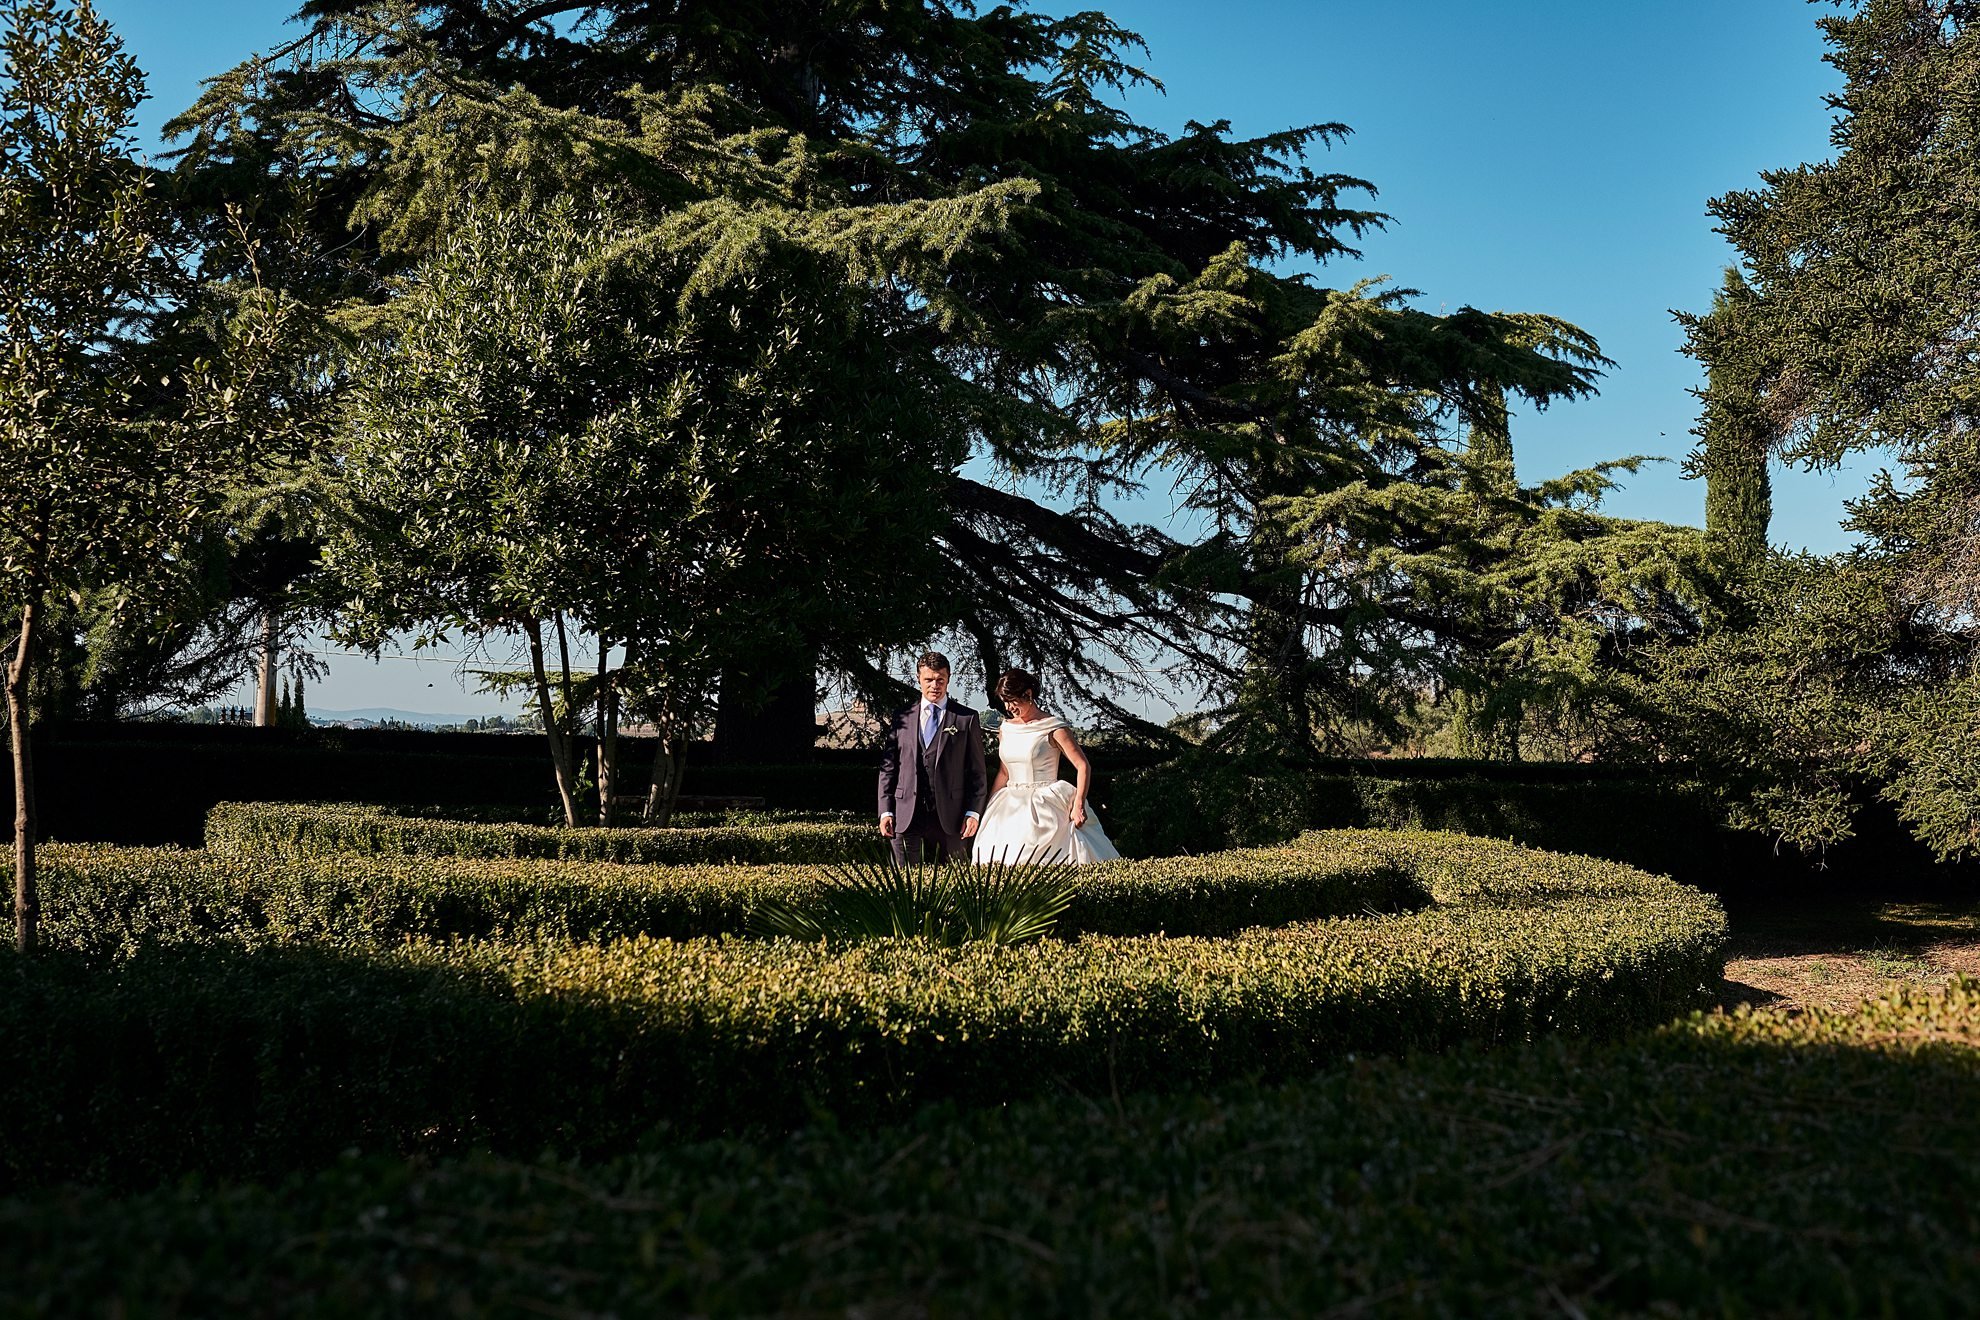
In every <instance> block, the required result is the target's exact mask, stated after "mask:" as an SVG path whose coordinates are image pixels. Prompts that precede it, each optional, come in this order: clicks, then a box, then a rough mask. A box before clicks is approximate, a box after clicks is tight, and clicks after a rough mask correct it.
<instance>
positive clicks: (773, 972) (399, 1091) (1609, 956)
mask: <svg viewBox="0 0 1980 1320" xmlns="http://www.w3.org/2000/svg"><path fill="white" fill-rule="evenodd" d="M1298 849H1299V850H1300V851H1304V852H1306V853H1308V854H1310V855H1311V856H1312V857H1313V858H1314V859H1316V865H1320V866H1322V867H1324V868H1325V869H1329V870H1332V871H1335V872H1341V873H1359V874H1366V875H1379V874H1383V873H1386V872H1392V871H1400V872H1405V873H1408V874H1412V875H1414V876H1415V877H1416V879H1417V881H1418V882H1419V883H1420V884H1421V885H1422V886H1423V887H1424V889H1425V891H1426V892H1427V894H1428V896H1429V898H1430V900H1431V905H1430V906H1429V907H1426V908H1424V909H1422V910H1419V911H1411V912H1405V913H1400V914H1394V915H1388V916H1383V917H1379V918H1367V919H1346V918H1335V919H1331V920H1325V921H1317V922H1302V923H1295V924H1291V925H1285V926H1277V927H1255V928H1252V929H1249V930H1245V931H1242V932H1239V933H1237V934H1235V935H1231V936H1227V937H1222V938H1208V937H1182V938H1174V937H1169V938H1165V937H1161V936H1155V935H1140V936H1112V935H1106V936H1102V935H1089V936H1085V937H1082V938H1080V939H1077V940H1073V941H1068V942H1061V941H1050V942H1047V943H1045V944H1042V945H1035V946H1028V947H1024V948H1018V949H1000V948H987V947H981V946H979V947H970V948H963V949H959V950H943V949H938V948H934V947H931V946H927V945H924V944H921V943H919V942H916V941H889V942H882V943H877V944H870V945H862V946H856V947H851V948H828V947H824V946H803V945H795V944H792V943H789V942H786V941H764V940H754V939H743V938H736V937H724V938H717V939H692V940H686V941H678V942H677V941H672V940H658V939H651V938H647V937H644V936H641V937H637V938H633V939H627V940H616V941H612V942H608V943H603V944H596V945H580V944H572V943H570V942H568V941H563V940H541V939H538V940H530V941H521V942H490V941H467V942H440V941H436V940H433V939H430V938H421V939H415V940H409V941H408V942H407V943H405V944H403V945H401V946H397V947H392V948H384V949H381V948H380V947H378V946H377V945H376V944H375V943H369V942H364V943H354V942H352V941H350V940H348V939H324V940H318V941H316V942H312V943H302V944H297V943H287V942H283V941H280V940H277V939H270V938H267V935H266V932H264V933H263V934H261V935H256V936H252V937H250V938H242V939H235V938H226V937H221V938H215V939H211V940H209V941H207V942H204V943H181V944H177V945H172V944H157V943H149V944H147V943H140V944H138V945H137V946H136V947H134V948H133V949H132V950H131V951H129V953H128V955H127V956H125V957H122V958H120V959H114V960H111V961H110V962H108V963H107V964H106V962H105V961H104V959H103V958H101V957H100V956H93V957H92V956H82V955H73V956H69V957H62V956H53V957H46V958H43V959H39V960H35V961H32V962H27V963H21V962H17V961H8V962H6V963H0V977H4V979H5V982H6V984H5V985H4V988H0V1057H6V1058H8V1059H9V1060H10V1061H18V1063H19V1066H18V1067H16V1068H13V1069H11V1070H10V1071H8V1072H6V1073H4V1074H0V1112H6V1113H9V1114H10V1115H14V1116H15V1118H14V1119H13V1120H12V1121H13V1122H14V1123H15V1139H14V1140H12V1141H10V1142H9V1143H7V1144H6V1146H5V1147H4V1148H0V1159H4V1160H5V1161H7V1163H8V1165H9V1172H10V1173H11V1175H12V1176H14V1177H17V1178H25V1179H30V1180H40V1179H45V1178H49V1177H68V1176H75V1175H77V1174H78V1173H83V1174H86V1175H87V1176H91V1177H104V1178H128V1179H137V1180H142V1179H144V1178H148V1177H157V1176H162V1175H167V1174H171V1173H174V1172H178V1171H181V1170H183V1169H185V1168H203V1169H208V1170H210V1171H215V1172H230V1171H231V1172H243V1171H272V1170H275V1169H281V1168H295V1167H307V1166H309V1165H312V1164H316V1163H320V1162H321V1161H322V1160H324V1159H326V1158H329V1157H331V1156H333V1155H334V1154H335V1153H336V1152H337V1151H340V1150H343V1149H345V1148H347V1147H355V1148H360V1149H366V1148H369V1149H396V1150H445V1149H449V1148H451V1147H453V1146H456V1145H460V1144H483V1145H488V1146H492V1147H494V1148H496V1149H499V1150H506V1151H512V1152H524V1153H532V1152H535V1151H538V1150H542V1149H546V1148H548V1149H555V1150H563V1151H570V1152H578V1153H585V1152H594V1153H595V1152H599V1151H606V1150H612V1149H619V1148H623V1147H624V1146H626V1145H628V1144H631V1143H633V1142H635V1141H637V1140H639V1139H640V1138H641V1137H642V1136H644V1135H646V1134H649V1133H651V1132H652V1131H654V1130H655V1129H656V1127H660V1126H669V1127H672V1128H674V1129H676V1130H687V1131H711V1130H738V1129H752V1128H780V1127H786V1126H791V1125H796V1124H801V1123H803V1122H804V1121H805V1120H806V1119H808V1118H811V1117H815V1116H817V1115H819V1114H822V1113H829V1114H831V1115H834V1116H836V1117H837V1118H838V1119H840V1120H843V1121H846V1122H870V1121H873V1120H878V1119H886V1118H892V1117H898V1116H900V1115H901V1114H903V1113H905V1112H907V1111H909V1110H911V1109H912V1108H914V1107H915V1106H918V1105H921V1104H925V1103H927V1102H929V1101H935V1100H954V1101H960V1102H965V1103H995V1102H1001V1101H1005V1100H1009V1099H1012V1098H1015V1097H1018V1096H1021V1095H1023V1094H1025V1093H1028V1092H1036V1091H1040V1090H1051V1089H1059V1090H1063V1091H1066V1092H1069V1093H1071V1094H1073V1095H1083V1096H1089V1097H1104V1096H1108V1095H1113V1094H1119V1093H1121V1092H1124V1091H1128V1090H1134V1089H1141V1088H1157V1089H1162V1088H1170V1087H1175V1086H1179V1085H1196V1084H1201V1083H1204V1082H1207V1081H1210V1080H1213V1079H1219V1078H1231V1077H1242V1076H1252V1077H1278V1076H1284V1075H1288V1074H1290V1073H1294V1072H1297V1071H1300V1070H1303V1069H1307V1068H1310V1067H1312V1066H1313V1065H1316V1064H1319V1063H1323V1062H1325V1061H1327V1060H1330V1059H1337V1058H1340V1057H1342V1056H1343V1055H1346V1054H1349V1053H1357V1052H1363V1051H1396V1050H1401V1051H1414V1050H1420V1049H1429V1048H1439V1047H1444V1046H1449V1045H1453V1044H1457V1043H1460V1042H1463V1041H1483V1042H1502V1041H1513V1040H1523V1039H1527V1038H1529V1037H1531V1036H1533V1035H1535V1034H1537V1033H1540V1032H1542V1031H1546V1030H1553V1029H1567V1030H1591V1031H1607V1030H1615V1029H1620V1028H1625V1027H1631V1026H1639V1025H1645V1024H1650V1023H1655V1022H1660V1021H1665V1020H1668V1019H1669V1018H1670V1017H1671V1016H1673V1015H1674V1014H1677V1013H1679V1012H1681V1011H1683V1010H1684V1009H1685V1008H1687V1007H1689V1006H1691V1005H1693V1004H1695V1003H1697V1002H1698V1001H1699V998H1700V996H1701V993H1702V992H1703V991H1704V989H1705V987H1706V986H1707V985H1709V984H1711V983H1714V982H1716V980H1717V976H1718V972H1719V967H1720V946H1721V942H1722V939H1723V935H1724V920H1723V915H1722V913H1721V911H1720V909H1719V908H1718V906H1717V904H1716V903H1714V902H1713V901H1712V900H1711V899H1709V898H1707V897H1705V896H1704V895H1701V894H1699V893H1697V892H1695V891H1693V890H1690V889H1687V888H1684V887H1683V886H1679V885H1676V884H1673V883H1671V882H1670V881H1667V880H1662V879H1659V878H1657V877H1653V876H1649V875H1645V874H1643V873H1641V872H1636V871H1632V870H1630V869H1629V868H1626V867H1621V866H1617V865H1614V864H1610V863H1602V862H1596V861H1592V860H1589V859H1586V858H1575V857H1566V856H1556V855H1550V854H1542V853H1534V852H1530V851H1528V850H1525V849H1521V848H1518V847H1515V846H1513V845H1508V844H1501V843H1494V842H1491V841H1486V840H1476V839H1465V838H1459V837H1455V836H1439V835H1391V834H1374V833H1361V832H1340V833H1330V834H1319V835H1312V836H1307V837H1305V838H1303V839H1302V840H1300V842H1299V844H1298ZM332 933H333V934H334V933H336V932H332ZM97 953H99V954H100V953H101V950H98V951H97Z"/></svg>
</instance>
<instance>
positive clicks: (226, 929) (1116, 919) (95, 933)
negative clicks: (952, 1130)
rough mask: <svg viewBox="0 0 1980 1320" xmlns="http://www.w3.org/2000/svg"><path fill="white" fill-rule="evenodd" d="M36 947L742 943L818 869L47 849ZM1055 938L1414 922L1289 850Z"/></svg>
mask: <svg viewBox="0 0 1980 1320" xmlns="http://www.w3.org/2000/svg"><path fill="white" fill-rule="evenodd" d="M41 865H42V881H41V884H42V891H43V916H42V927H43V938H44V939H45V940H46V941H47V942H48V943H49V944H50V945H51V946H53V947H57V948H62V949H67V950H70V951H72V952H76V953H81V954H85V955H87V956H89V957H92V958H95V959H98V960H101V959H102V958H105V957H111V958H115V957H127V956H129V955H130V954H132V953H134V952H136V951H137V950H140V949H142V948H145V947H148V946H155V945H163V944H182V943H200V942H209V941H212V940H216V939H227V940H271V939H272V940H277V941H287V942H306V941H337V942H343V943H351V942H356V943H362V944H397V943H399V942H401V941H403V940H406V939H409V938H415V939H433V940H447V939H461V938H474V939H500V940H506V941H542V940H590V941H600V940H609V939H620V938H625V937H629V936H634V935H648V936H653V937H657V938H667V939H689V938H693V937H695V936H704V935H720V934H725V933H741V932H743V931H745V930H746V929H748V926H749V921H750V916H751V914H752V913H753V912H754V911H755V910H756V908H757V907H758V906H760V905H761V904H762V903H763V902H764V901H765V900H768V899H776V900H779V901H782V902H787V903H798V904H803V903H805V902H806V901H808V900H810V899H811V898H812V897H813V896H815V895H816V894H817V893H818V891H819V889H820V887H821V886H822V885H824V884H826V883H828V881H829V871H828V868H825V867H820V866H806V865H798V864H771V865H764V866H684V867H640V866H626V865H621V864H617V863H611V862H555V861H544V860H540V859H515V858H494V859H480V858H453V857H405V856H396V857H395V856H367V855H364V854H358V853H346V854H326V855H321V856H309V857H264V856H258V855H254V854H251V853H226V852H220V853H215V852H186V851H182V850H179V849H175V848H112V847H106V846H103V845H92V844H60V845H52V846H50V847H48V848H46V849H45V850H44V852H43V854H42V863H41ZM1076 879H1077V882H1078V890H1077V892H1076V893H1075V895H1074V897H1073V901H1072V904H1071V906H1070V907H1069V908H1068V909H1067V910H1066V912H1065V914H1064V915H1063V916H1062V917H1061V918H1060V920H1059V924H1058V927H1057V933H1058V934H1059V935H1060V936H1061V937H1062V938H1063V937H1071V936H1075V935H1079V934H1113V935H1129V934H1154V933H1162V932H1166V933H1168V934H1172V935H1226V934H1230V933H1232V932H1233V931H1237V930H1241V929H1243V928H1245V927H1247V926H1258V925H1274V924H1283V923H1285V922H1289V921H1312V920H1316V919H1319V918H1323V917H1329V916H1346V915H1356V914H1360V913H1366V912H1385V911H1395V910H1398V909H1401V908H1406V907H1412V906H1420V905H1421V904H1422V903H1423V902H1424V901H1425V899H1426V896H1425V893H1424V891H1423V890H1422V888H1421V887H1420V886H1419V885H1418V883H1417V882H1416V881H1415V879H1414V878H1413V877H1412V876H1411V875H1410V873H1409V871H1408V870H1407V869H1406V868H1405V867H1403V866H1400V865H1394V864H1388V863H1369V864H1363V863H1359V862H1356V861H1354V860H1353V859H1348V860H1346V861H1339V860H1337V859H1335V858H1332V857H1330V856H1328V855H1326V854H1324V853H1315V852H1313V851H1310V850H1307V849H1301V848H1292V847H1281V848H1259V849H1245V850H1237V851H1232V852H1227V853H1218V854H1215V855H1212V856H1207V857H1177V858H1163V859H1160V860H1156V861H1121V862H1109V863H1107V864H1105V865H1103V866H1094V867H1086V868H1083V869H1082V870H1080V871H1079V872H1078V873H1077V876H1076Z"/></svg>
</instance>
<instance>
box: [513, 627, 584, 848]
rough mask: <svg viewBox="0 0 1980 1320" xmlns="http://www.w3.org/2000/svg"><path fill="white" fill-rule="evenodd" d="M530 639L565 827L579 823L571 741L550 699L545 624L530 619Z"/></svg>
mask: <svg viewBox="0 0 1980 1320" xmlns="http://www.w3.org/2000/svg"><path fill="white" fill-rule="evenodd" d="M524 632H525V633H526V634H527V635H528V637H529V665H530V669H531V670H532V671H533V672H534V674H535V677H536V705H537V709H538V710H540V711H542V712H543V732H544V733H545V734H547V735H548V736H549V738H550V765H551V768H552V769H553V770H554V771H555V773H556V776H557V796H558V798H559V799H560V800H561V801H562V802H563V805H564V824H566V825H576V824H577V792H576V790H577V783H576V780H577V773H576V767H575V766H574V765H573V764H572V760H571V743H570V739H569V738H567V737H566V736H565V732H564V726H563V722H562V721H561V720H560V719H559V718H558V715H557V707H556V703H555V702H553V701H552V700H551V697H550V675H549V673H548V672H547V670H546V669H545V667H544V664H543V621H542V620H541V619H537V618H531V619H529V620H528V621H527V622H526V624H525V625H524Z"/></svg>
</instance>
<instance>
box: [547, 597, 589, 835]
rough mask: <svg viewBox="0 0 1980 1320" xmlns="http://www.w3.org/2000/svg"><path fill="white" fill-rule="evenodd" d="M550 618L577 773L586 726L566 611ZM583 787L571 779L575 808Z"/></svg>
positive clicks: (580, 803) (567, 732) (580, 801)
mask: <svg viewBox="0 0 1980 1320" xmlns="http://www.w3.org/2000/svg"><path fill="white" fill-rule="evenodd" d="M550 618H551V620H552V621H553V622H554V623H555V625H556V628H557V672H558V674H559V675H561V676H562V678H561V681H562V686H561V687H559V688H558V689H557V692H558V695H559V696H561V697H562V698H563V705H564V719H565V721H566V723H565V725H564V737H565V739H566V741H567V743H568V745H569V747H570V749H571V751H570V756H571V769H572V772H573V773H575V772H576V771H577V769H578V758H579V757H580V756H582V755H583V751H582V745H581V743H580V740H579V730H580V729H582V728H583V727H584V721H583V719H582V718H580V716H579V715H578V706H577V701H576V687H575V685H574V684H573V683H572V682H571V639H570V634H568V633H567V632H565V630H564V612H563V611H562V610H553V611H551V614H550ZM582 789H583V785H582V784H580V783H578V781H577V780H575V779H573V780H572V781H571V805H572V807H573V809H577V808H579V807H582V806H583V797H582Z"/></svg>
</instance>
